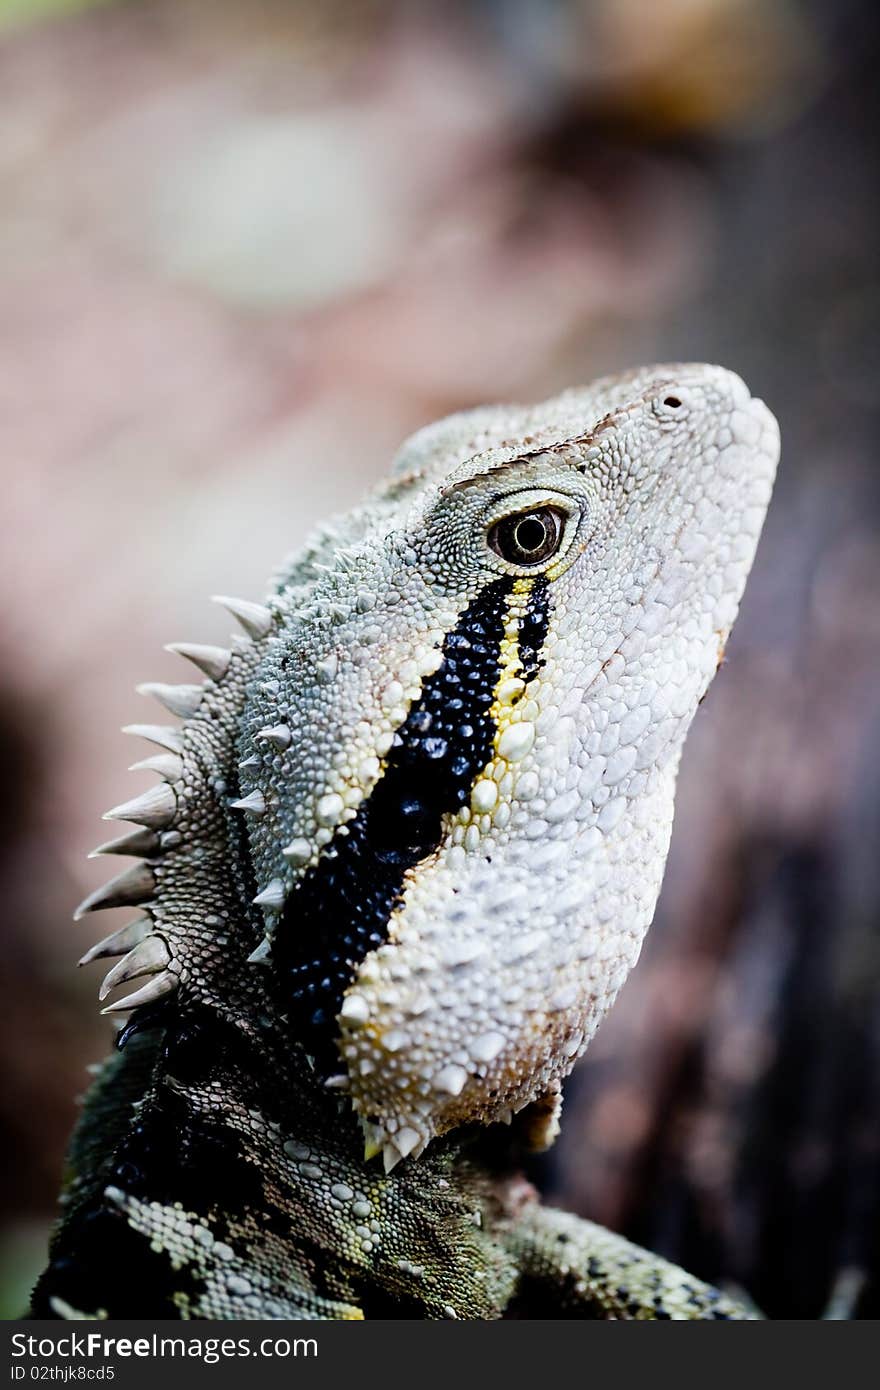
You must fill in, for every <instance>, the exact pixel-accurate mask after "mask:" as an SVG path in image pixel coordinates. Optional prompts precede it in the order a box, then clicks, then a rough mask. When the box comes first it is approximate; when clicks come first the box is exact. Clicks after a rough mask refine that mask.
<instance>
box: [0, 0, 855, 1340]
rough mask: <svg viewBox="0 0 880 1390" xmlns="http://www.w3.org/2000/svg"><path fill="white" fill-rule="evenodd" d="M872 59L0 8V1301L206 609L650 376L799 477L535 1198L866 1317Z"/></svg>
mask: <svg viewBox="0 0 880 1390" xmlns="http://www.w3.org/2000/svg"><path fill="white" fill-rule="evenodd" d="M878 38H880V10H878V8H877V7H876V6H875V5H874V4H872V3H871V2H870V0H824V2H823V0H788V3H785V0H665V2H664V3H663V4H658V3H656V2H655V0H510V2H509V3H505V0H458V3H455V0H452V2H446V3H440V0H436V2H435V3H430V0H422V3H418V2H417V0H415V2H413V3H403V2H402V0H398V2H397V3H394V2H393V0H350V3H344V0H336V3H320V4H319V3H317V0H312V3H307V0H129V2H128V3H125V2H124V0H117V3H112V0H105V3H100V4H94V3H93V4H88V3H82V0H79V3H77V0H54V2H53V0H41V2H38V0H0V102H2V112H0V469H2V492H0V586H2V593H3V594H4V595H5V601H4V605H3V612H2V617H0V763H2V768H3V779H4V785H5V786H6V799H5V801H4V802H3V803H2V804H0V822H2V833H0V902H2V914H0V930H2V959H3V996H2V1009H0V1044H2V1064H0V1149H2V1161H3V1167H4V1170H5V1171H4V1174H3V1181H2V1184H0V1206H2V1211H0V1219H2V1237H0V1312H2V1313H3V1314H5V1316H7V1317H11V1316H15V1315H16V1314H17V1313H18V1312H20V1311H21V1309H22V1307H23V1306H24V1304H25V1303H26V1300H27V1292H28V1287H29V1284H30V1282H31V1280H32V1279H33V1277H34V1276H35V1275H36V1273H37V1271H38V1269H39V1266H40V1263H41V1261H42V1259H43V1253H44V1248H45V1240H46V1235H47V1231H48V1228H49V1225H50V1223H51V1221H52V1219H53V1216H54V1212H55V1197H56V1192H57V1189H58V1182H59V1175H60V1172H61V1166H62V1155H63V1150H64V1144H65V1140H66V1137H67V1134H68V1131H69V1129H70V1126H71V1124H72V1122H73V1119H74V1115H75V1106H74V1097H75V1096H76V1094H77V1093H78V1092H81V1091H82V1090H83V1089H84V1088H85V1086H86V1084H87V1080H88V1078H87V1075H86V1071H85V1068H86V1065H87V1064H88V1063H90V1062H94V1061H96V1060H97V1059H99V1058H100V1057H101V1056H102V1055H103V1054H104V1053H105V1051H106V1050H107V1048H108V1045H109V1042H110V1036H111V1030H110V1027H109V1025H108V1023H107V1021H106V1020H102V1019H100V1018H99V1017H98V1012H97V1005H96V998H95V991H96V986H97V981H98V976H97V974H95V973H94V972H93V971H90V970H86V971H82V972H79V973H78V972H77V971H76V970H75V968H73V965H74V962H75V961H76V959H77V958H78V956H79V955H80V954H81V953H82V952H83V951H84V950H85V948H86V947H87V946H88V945H89V944H91V941H92V940H93V939H94V937H95V936H96V934H98V933H96V930H95V924H94V921H91V922H90V921H88V920H87V921H86V922H84V923H82V924H80V925H79V926H78V927H74V926H73V925H71V923H70V914H71V910H72V909H73V907H74V906H75V904H76V903H77V902H78V900H79V899H80V898H81V897H83V896H84V895H85V893H86V892H87V891H88V890H90V889H91V888H93V887H95V886H97V884H99V883H100V882H102V881H103V880H104V879H105V878H106V876H107V874H106V871H105V868H104V865H102V864H101V863H100V862H96V861H89V860H87V858H86V853H87V851H88V850H89V849H90V848H91V847H92V846H93V845H94V844H95V843H97V842H98V841H99V840H103V839H106V838H107V836H108V834H109V829H108V827H106V826H102V824H101V822H100V815H101V813H102V811H103V810H104V809H105V808H106V807H108V806H110V805H114V804H116V803H117V802H120V801H122V800H125V799H128V798H129V797H130V796H132V795H134V793H135V791H136V790H137V788H136V786H135V783H134V782H133V780H132V779H131V778H130V776H128V774H127V773H126V771H125V768H126V766H127V764H128V763H129V762H131V761H132V760H133V759H134V758H136V757H143V756H145V755H146V753H147V751H148V750H147V748H146V747H145V746H144V745H140V744H137V743H136V742H135V741H133V740H131V739H128V738H123V736H122V735H121V734H120V733H119V732H118V729H119V726H120V725H122V724H124V723H129V722H132V721H136V720H140V719H151V718H153V717H154V714H153V711H152V710H151V709H150V707H149V706H148V705H146V704H145V703H144V702H142V700H141V697H139V696H137V695H136V694H134V692H133V690H132V687H133V685H134V683H135V682H136V681H138V680H143V679H160V680H161V679H172V680H174V679H187V676H186V675H185V674H184V672H183V670H182V669H178V667H179V666H180V663H179V661H177V659H175V658H173V657H171V656H169V655H167V654H166V653H164V652H162V650H161V644H162V643H163V642H167V641H170V640H180V639H191V640H198V641H207V642H212V641H223V640H224V639H225V637H226V636H227V632H228V621H227V620H226V619H225V618H224V615H223V614H222V613H221V612H220V611H219V610H217V609H216V608H215V607H214V606H212V605H210V604H209V603H207V602H206V596H207V595H208V594H210V593H214V592H223V593H241V594H244V595H247V596H250V597H254V598H259V597H261V596H262V594H263V592H264V591H265V584H266V580H267V576H268V573H269V570H270V568H271V566H272V565H274V564H275V563H276V562H277V561H279V560H280V559H281V557H282V556H283V555H284V553H285V552H286V551H287V550H288V549H290V548H291V547H293V546H294V545H295V544H296V543H298V542H299V541H300V540H301V539H302V537H303V535H304V534H305V532H306V530H307V529H308V527H309V526H310V525H311V523H312V522H314V521H315V520H316V519H318V518H319V517H321V516H322V515H324V514H326V513H327V512H329V511H331V510H334V509H338V508H340V507H343V506H347V505H349V504H350V503H352V502H354V501H355V500H356V499H357V498H358V497H359V495H360V494H361V493H362V491H363V490H364V489H365V488H366V487H367V486H368V485H369V484H371V483H373V482H374V481H375V480H376V479H378V478H379V477H380V476H381V475H382V474H383V473H384V472H385V470H386V467H387V464H388V461H389V457H390V455H391V453H392V452H393V450H394V449H395V447H396V446H397V444H398V443H399V441H400V440H401V439H402V438H403V436H405V435H406V434H407V433H408V432H409V431H411V430H412V429H414V428H416V427H417V426H419V425H421V424H423V423H425V422H427V421H429V420H431V419H433V418H435V417H436V416H438V415H441V414H444V413H446V412H448V411H451V410H455V409H458V408H460V407H464V406H470V405H475V404H480V403H483V402H484V401H488V400H497V399H517V398H519V399H529V400H531V399H537V398H540V397H542V396H544V395H546V394H548V393H550V392H554V391H557V390H559V389H561V388H562V387H564V386H566V385H569V384H572V383H578V382H583V381H587V380H589V379H590V378H592V377H593V376H595V375H598V374H601V373H605V372H609V371H613V370H615V369H616V368H618V367H622V366H625V365H632V364H635V363H639V362H643V361H650V360H668V359H676V358H685V359H706V360H710V361H719V362H722V363H724V364H725V365H727V366H730V367H733V368H735V369H737V370H738V371H740V372H741V373H742V374H743V375H744V376H745V377H746V379H747V381H748V382H749V384H750V386H751V387H752V389H753V390H754V391H755V392H756V393H758V394H760V395H762V396H764V397H765V399H766V400H767V401H768V403H769V404H770V405H771V407H772V408H773V410H774V411H775V412H776V413H777V415H778V416H779V418H780V421H781V424H782V431H783V463H782V468H781V472H780V475H779V482H778V487H777V491H776V496H775V500H774V502H773V505H772V508H771V512H770V516H769V520H768V523H767V528H766V530H765V533H764V538H763V540H762V543H761V547H760V550H759V553H758V558H757V562H756V566H755V570H754V573H753V577H752V580H751V583H750V586H749V588H748V590H747V593H746V599H745V603H744V606H743V609H742V614H741V617H740V620H739V623H738V625H737V627H736V629H735V632H734V635H733V638H732V640H731V642H730V644H729V648H728V664H727V666H726V667H725V669H724V670H723V671H722V673H721V674H720V675H719V677H718V680H717V682H716V684H715V686H714V687H713V690H712V693H711V695H710V698H709V699H708V700H707V702H706V704H705V706H704V707H703V709H702V711H701V712H700V715H699V717H698V719H697V721H696V724H695V726H694V730H693V733H692V735H691V739H690V742H689V745H688V748H687V751H686V756H685V760H684V766H683V773H682V780H681V790H680V795H679V802H678V812H677V822H676V831H675V835H674V839H673V849H672V854H671V857H670V861H669V868H668V873H667V879H666V884H665V887H664V892H663V897H662V901H661V907H660V910H659V912H658V916H657V919H656V922H655V925H654V927H653V928H652V931H651V933H650V934H649V937H648V943H647V945H646V949H645V952H644V955H643V958H642V962H641V964H640V965H639V967H638V969H637V970H636V972H635V973H634V974H633V976H632V977H631V979H630V981H629V983H628V984H627V986H626V988H625V990H624V992H623V994H622V996H621V999H620V1001H619V1003H618V1005H617V1007H616V1008H615V1010H614V1011H613V1012H612V1014H611V1016H610V1018H609V1019H608V1021H607V1022H606V1024H605V1025H604V1026H603V1028H602V1030H601V1032H600V1034H599V1036H598V1038H597V1039H596V1041H595V1043H594V1044H593V1046H592V1047H591V1049H590V1052H589V1054H588V1057H587V1059H586V1060H585V1061H584V1062H583V1063H582V1064H581V1066H580V1067H579V1069H578V1071H577V1072H576V1074H575V1076H574V1077H573V1078H572V1080H571V1082H570V1083H569V1085H568V1090H567V1097H566V1114H565V1116H564V1123H563V1131H562V1138H561V1139H560V1141H559V1142H558V1144H557V1146H556V1148H555V1149H554V1150H553V1151H552V1153H551V1154H550V1155H549V1156H548V1157H547V1158H546V1159H545V1160H543V1161H542V1163H541V1164H540V1165H538V1166H537V1167H536V1177H537V1179H538V1180H539V1181H540V1183H541V1186H542V1188H543V1190H544V1191H545V1192H546V1193H547V1195H548V1197H549V1198H550V1199H551V1200H553V1201H554V1202H557V1203H560V1204H563V1205H565V1206H567V1207H569V1208H571V1209H573V1210H575V1211H578V1212H580V1213H581V1214H583V1215H585V1216H588V1217H590V1218H592V1219H594V1220H597V1221H600V1222H603V1223H605V1224H608V1225H610V1226H612V1227H614V1228H615V1229H617V1230H620V1231H623V1232H625V1233H626V1234H627V1235H629V1236H631V1237H632V1238H634V1239H636V1240H638V1241H640V1242H641V1243H644V1244H647V1245H649V1246H651V1247H652V1248H654V1249H656V1250H658V1251H660V1252H662V1253H663V1254H665V1255H668V1256H669V1257H671V1258H672V1259H674V1260H676V1261H679V1262H681V1263H683V1264H684V1265H685V1266H687V1267H688V1268H689V1269H691V1270H693V1271H694V1272H695V1273H696V1274H699V1275H701V1276H703V1277H704V1278H707V1279H710V1280H712V1281H715V1282H721V1283H725V1284H732V1285H734V1286H737V1287H739V1288H741V1289H744V1290H746V1291H747V1292H748V1294H749V1295H750V1296H751V1297H752V1298H753V1299H754V1300H755V1301H756V1302H757V1303H758V1305H759V1306H760V1307H761V1308H762V1309H763V1310H764V1311H765V1312H766V1313H768V1314H770V1315H772V1316H775V1317H815V1316H818V1315H819V1314H820V1312H821V1311H822V1309H823V1308H825V1307H826V1305H827V1303H828V1300H829V1297H831V1296H832V1295H833V1296H834V1298H835V1300H836V1302H835V1307H838V1308H839V1307H843V1306H850V1307H852V1306H855V1308H856V1310H857V1312H859V1313H860V1314H861V1315H862V1316H868V1317H876V1316H878V1315H880V1291H878V1286H877V1282H876V1280H877V1273H878V1267H880V1016H878V1000H880V933H878V917H880V854H878V845H880V799H878V764H880V698H878V691H880V546H878V536H877V526H878V519H880V486H878V469H877V463H876V461H875V457H874V455H875V449H876V443H877V432H878V410H880V380H878V352H877V330H876V324H877V320H878V315H880V279H878V275H877V262H876V259H875V257H876V250H877V246H878V241H880V216H878V187H880V185H878V180H877V177H876V175H877V167H876V149H877V137H876V134H875V131H876V129H877V122H878V118H880V111H878V109H877V106H878V103H877V90H878V83H877V66H878V60H880V53H878ZM136 775H137V777H138V778H142V777H143V774H142V773H139V774H136ZM120 920H124V918H121V919H120ZM102 927H103V930H104V931H109V930H111V929H112V923H110V922H108V923H106V925H104V923H103V922H102ZM100 934H103V933H100ZM872 1280H873V1282H872Z"/></svg>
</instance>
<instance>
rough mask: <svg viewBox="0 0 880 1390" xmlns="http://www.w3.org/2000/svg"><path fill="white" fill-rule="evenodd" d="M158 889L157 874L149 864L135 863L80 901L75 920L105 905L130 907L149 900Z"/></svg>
mask: <svg viewBox="0 0 880 1390" xmlns="http://www.w3.org/2000/svg"><path fill="white" fill-rule="evenodd" d="M155 891H156V876H155V874H154V873H153V870H152V869H151V868H150V866H149V864H133V865H132V866H131V868H130V869H126V870H125V872H124V873H121V874H117V875H116V877H115V878H111V880H110V882H109V883H105V884H104V886H103V887H102V888H96V889H95V891H94V893H90V894H89V896H88V897H87V898H84V899H83V901H82V902H81V903H80V905H79V907H78V908H77V909H76V912H75V913H74V914H73V920H74V921H75V922H78V921H79V920H80V918H81V917H85V915H86V913H87V912H100V911H101V910H102V909H103V908H105V907H130V906H133V905H136V904H138V903H145V902H147V901H148V900H149V899H150V898H151V897H152V896H153V894H154V892H155Z"/></svg>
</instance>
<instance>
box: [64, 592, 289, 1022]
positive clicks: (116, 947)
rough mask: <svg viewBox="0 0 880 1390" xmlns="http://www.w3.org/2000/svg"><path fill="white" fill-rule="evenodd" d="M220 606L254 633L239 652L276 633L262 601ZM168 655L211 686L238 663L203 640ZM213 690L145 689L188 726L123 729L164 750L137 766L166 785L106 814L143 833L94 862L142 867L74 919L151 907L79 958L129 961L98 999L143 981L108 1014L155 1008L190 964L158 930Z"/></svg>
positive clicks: (109, 845)
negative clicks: (166, 872)
mask: <svg viewBox="0 0 880 1390" xmlns="http://www.w3.org/2000/svg"><path fill="white" fill-rule="evenodd" d="M215 601H216V602H219V603H221V604H222V605H223V606H224V607H225V608H226V609H227V610H228V611H229V612H230V613H231V614H232V615H233V617H235V618H236V619H237V621H238V622H239V623H240V624H241V626H242V628H243V629H244V632H245V633H246V637H245V639H244V640H243V641H242V639H233V648H234V650H239V651H240V650H242V649H243V648H248V647H250V646H251V644H252V641H255V640H258V639H260V638H263V637H265V636H266V635H267V634H268V632H269V631H270V629H271V626H272V622H273V616H272V613H271V612H270V610H269V609H268V608H266V607H264V606H263V605H262V604H258V603H253V602H250V601H249V600H247V599H237V598H218V599H216V600H215ZM167 650H169V651H172V652H174V653H175V654H177V655H179V656H182V657H184V658H185V659H187V660H188V661H190V662H192V664H193V665H194V666H196V667H197V668H198V670H199V671H200V672H202V674H203V675H204V676H205V677H206V678H207V681H208V682H209V683H219V682H221V681H222V680H223V679H224V677H225V676H226V675H227V672H228V671H229V668H230V663H231V661H232V658H233V649H229V648H224V647H216V646H207V645H202V644H199V643H185V642H178V643H171V644H170V645H169V646H168V648H167ZM208 688H209V686H208V685H206V684H205V683H204V682H202V683H200V684H184V685H168V684H165V683H163V682H149V683H146V684H144V685H140V686H138V690H139V692H140V693H142V694H146V695H153V696H154V697H155V698H156V699H158V700H159V702H160V703H161V704H163V705H164V706H165V708H166V709H167V710H169V712H170V713H172V714H174V715H177V716H178V717H180V718H181V719H182V720H183V721H184V722H183V724H182V725H181V726H180V727H175V726H170V725H159V724H130V725H127V726H126V727H125V728H124V730H123V732H124V733H129V734H134V735H136V736H137V737H139V738H144V739H146V740H147V741H148V742H150V743H153V744H156V745H157V746H158V747H159V748H160V749H162V750H163V751H162V752H161V753H158V754H155V755H153V756H151V757H148V758H143V759H141V760H140V761H138V762H135V763H133V764H132V767H131V769H130V770H132V771H134V770H137V771H148V772H155V773H157V774H158V776H159V778H160V779H161V780H160V781H159V782H158V783H157V784H156V785H155V786H153V787H151V788H149V790H147V791H146V792H142V793H141V794H140V795H138V796H136V797H134V798H133V799H132V800H131V801H126V802H123V803H122V804H121V805H119V806H114V807H113V809H112V810H110V811H108V812H107V813H106V815H105V816H104V819H105V820H115V821H130V822H131V823H132V824H133V825H135V826H136V827H137V828H136V829H134V830H132V831H129V832H128V833H127V834H125V835H122V836H120V837H119V838H118V839H114V840H108V841H107V842H106V843H104V844H102V845H99V846H98V848H97V849H95V850H94V851H93V852H92V856H91V857H94V856H96V855H99V854H122V855H132V856H135V857H138V858H139V859H140V860H141V862H139V863H137V864H134V865H133V866H132V867H131V868H128V869H125V870H124V871H123V872H122V873H120V874H117V875H116V876H115V877H114V878H112V879H111V880H110V882H109V883H106V884H104V885H103V886H102V887H101V888H97V889H95V891H94V892H92V893H90V894H89V895H88V897H87V898H85V899H84V901H83V902H82V903H80V905H79V907H78V908H77V910H76V913H75V914H74V920H76V921H78V920H80V919H81V918H82V917H84V916H85V915H86V914H87V913H90V912H97V911H101V910H103V909H105V908H115V907H126V906H138V907H141V908H142V909H143V910H144V914H145V915H142V916H140V917H137V918H136V919H135V920H134V921H132V922H128V923H126V924H125V925H124V926H122V927H120V928H118V930H116V931H114V932H112V933H111V934H110V935H109V936H106V937H104V938H103V940H101V941H98V942H96V943H95V945H94V946H92V947H91V948H90V949H89V950H88V951H86V953H85V955H84V956H83V957H82V958H81V960H80V961H79V964H80V965H88V964H90V963H91V962H92V961H94V960H102V959H107V958H112V957H115V956H120V957H121V959H120V960H118V961H117V962H116V964H115V965H113V966H112V967H111V969H110V970H109V971H108V973H107V974H106V975H105V977H104V979H103V981H102V983H101V986H100V989H99V991H98V995H99V998H100V999H101V1000H102V1001H103V1000H104V999H106V997H107V995H108V994H109V993H110V992H111V990H113V989H115V988H116V987H117V986H118V985H123V984H127V983H129V982H132V981H136V980H137V981H142V982H143V983H141V984H140V985H139V987H138V988H137V989H136V990H134V992H133V993H131V994H128V995H126V996H125V997H123V998H121V999H118V1000H116V1001H114V1002H113V1003H111V1004H108V1005H106V1006H105V1008H104V1009H103V1011H102V1012H103V1013H126V1012H129V1011H130V1010H132V1009H137V1008H140V1007H141V1006H142V1005H144V1004H151V1003H155V1002H157V1001H159V1000H161V999H163V998H165V997H167V996H169V995H171V994H172V993H173V992H174V991H175V990H176V989H177V988H178V987H179V985H180V983H181V979H182V978H185V975H186V970H185V967H184V965H183V963H182V962H181V961H180V960H178V959H176V958H175V955H174V952H173V949H172V947H171V946H170V945H169V941H168V940H167V939H166V937H165V936H164V935H163V934H162V932H161V930H159V928H158V926H157V922H156V909H157V901H156V898H157V889H158V883H159V877H160V874H161V863H162V859H163V857H164V856H166V855H167V854H168V852H169V851H171V850H172V849H175V848H177V846H178V845H179V844H180V843H181V839H182V837H181V835H180V833H179V831H177V830H176V829H175V825H176V823H177V821H178V817H179V813H180V810H181V804H180V798H181V796H182V793H183V776H184V759H185V754H186V749H187V729H188V727H191V721H193V720H194V719H195V718H196V717H197V715H198V713H199V710H200V709H201V707H202V702H203V700H204V698H205V695H206V693H207V690H208ZM285 732H286V735H287V741H288V742H289V741H290V731H289V730H286V731H285V730H284V729H282V728H281V727H276V728H269V729H266V730H264V731H263V733H264V736H265V738H266V739H267V740H268V741H270V742H273V743H275V745H276V746H278V747H282V746H284V736H285ZM258 802H259V798H258V797H256V796H254V795H251V797H248V798H243V800H242V801H241V802H239V803H238V805H239V807H240V809H243V810H247V811H250V813H251V814H260V811H261V809H265V808H264V806H263V807H261V806H260V805H259V804H258ZM148 861H149V862H148Z"/></svg>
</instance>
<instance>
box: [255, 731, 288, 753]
mask: <svg viewBox="0 0 880 1390" xmlns="http://www.w3.org/2000/svg"><path fill="white" fill-rule="evenodd" d="M291 737H292V735H291V732H290V729H289V728H288V727H287V725H286V724H270V725H269V726H268V727H267V728H265V729H261V730H260V732H259V733H258V734H254V738H257V739H260V740H261V741H262V742H264V743H272V744H274V745H275V747H276V748H280V749H281V751H282V752H283V751H284V749H285V748H289V747H290V740H291Z"/></svg>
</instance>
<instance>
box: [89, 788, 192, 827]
mask: <svg viewBox="0 0 880 1390" xmlns="http://www.w3.org/2000/svg"><path fill="white" fill-rule="evenodd" d="M176 813H177V797H176V796H175V795H174V792H173V791H172V790H171V788H170V787H169V785H168V783H167V782H159V783H157V784H156V786H155V787H150V788H149V790H147V791H145V792H142V793H141V795H140V796H136V797H134V798H133V799H132V800H131V801H124V802H123V803H122V805H121V806H114V807H113V809H112V811H107V813H106V814H105V816H104V820H130V821H134V823H135V825H146V826H147V827H148V828H149V829H151V830H164V829H165V827H166V826H169V825H170V824H171V822H172V821H173V820H174V817H175V815H176Z"/></svg>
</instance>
